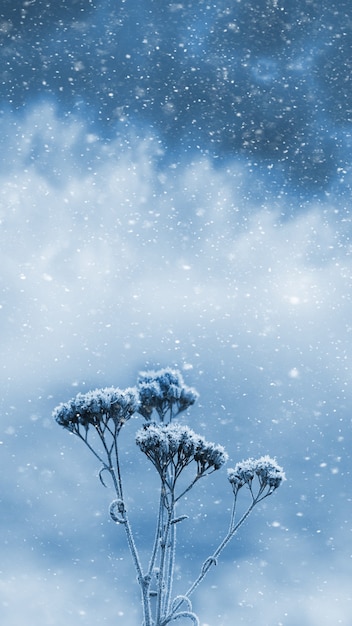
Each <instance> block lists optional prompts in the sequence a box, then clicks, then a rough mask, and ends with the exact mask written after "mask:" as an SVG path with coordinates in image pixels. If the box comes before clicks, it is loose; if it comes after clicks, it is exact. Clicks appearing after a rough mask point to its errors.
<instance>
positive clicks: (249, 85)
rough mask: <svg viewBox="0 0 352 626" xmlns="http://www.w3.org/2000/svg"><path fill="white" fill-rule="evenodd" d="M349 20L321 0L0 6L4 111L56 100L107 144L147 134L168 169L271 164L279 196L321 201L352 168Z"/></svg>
mask: <svg viewBox="0 0 352 626" xmlns="http://www.w3.org/2000/svg"><path fill="white" fill-rule="evenodd" d="M350 13H351V11H350V7H349V3H348V2H343V1H340V2H328V0H326V1H324V2H316V1H310V0H301V1H297V2H295V3H289V2H282V1H281V2H279V1H278V2H275V1H271V0H262V1H254V2H250V3H247V2H236V3H234V6H233V7H232V8H229V7H228V3H226V2H223V1H220V2H216V3H213V4H211V3H207V2H202V1H200V2H186V3H165V2H158V1H155V0H154V1H149V2H145V1H144V2H138V3H134V2H128V1H127V2H89V1H88V0H82V1H81V2H65V1H64V2H60V3H54V2H41V1H39V0H38V1H36V2H28V3H24V4H23V5H22V6H21V5H19V4H17V6H15V5H14V3H13V2H6V0H5V2H4V3H3V5H2V15H1V17H2V29H1V30H2V51H1V65H2V81H1V100H2V103H3V106H4V107H5V109H7V107H9V106H10V107H11V110H12V111H13V112H14V114H15V115H20V114H21V112H22V114H23V108H25V107H26V106H27V105H28V104H29V103H31V102H32V103H33V102H37V101H38V100H41V99H43V98H48V99H51V100H52V101H54V102H55V104H56V105H57V106H58V111H59V114H60V115H62V116H65V115H69V114H72V113H74V114H78V115H82V116H83V117H84V119H85V120H86V122H88V123H89V124H90V126H91V128H94V129H98V132H99V134H100V135H101V136H102V137H103V138H104V139H106V140H109V139H110V140H111V139H112V138H114V137H116V136H118V137H124V135H125V129H126V126H129V125H132V126H133V127H136V128H137V129H138V130H139V132H141V128H142V129H145V128H149V129H153V130H154V131H155V132H156V133H157V134H158V136H159V137H160V139H161V141H162V143H163V145H164V146H167V150H166V155H165V157H164V158H165V159H166V160H167V159H169V158H173V159H174V158H177V155H179V154H182V155H184V153H185V152H188V153H192V154H193V153H194V154H199V153H201V154H207V155H209V156H210V157H211V158H212V159H214V161H215V162H218V161H219V160H220V161H222V160H224V159H229V160H231V159H233V158H235V157H236V156H239V155H240V156H243V157H244V158H245V159H247V160H248V161H249V162H250V163H255V164H257V163H258V162H259V163H261V162H263V161H264V162H265V163H272V164H273V165H274V168H275V170H274V173H275V176H274V177H275V178H276V179H278V182H279V184H281V185H282V186H288V187H293V188H294V189H295V190H296V191H297V190H298V191H299V192H300V193H301V194H304V195H306V194H308V195H309V194H316V195H319V194H321V193H323V192H324V191H326V190H327V189H329V187H330V186H331V184H332V182H333V181H334V179H335V177H336V171H337V168H338V167H344V166H345V164H346V163H347V162H348V159H349V157H350V149H348V151H346V148H347V146H346V142H345V140H344V136H343V130H344V129H345V126H346V125H348V124H349V123H350V122H351V115H352V113H351V107H350V103H349V101H350V97H349V91H350V90H349V81H350V72H351V60H350V50H351V15H350ZM171 155H172V156H171ZM347 155H348V156H347Z"/></svg>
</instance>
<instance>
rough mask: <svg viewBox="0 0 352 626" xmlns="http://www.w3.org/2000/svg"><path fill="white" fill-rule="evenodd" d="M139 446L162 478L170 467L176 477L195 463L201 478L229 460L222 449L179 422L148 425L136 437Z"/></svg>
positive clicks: (151, 423)
mask: <svg viewBox="0 0 352 626" xmlns="http://www.w3.org/2000/svg"><path fill="white" fill-rule="evenodd" d="M136 443H137V445H138V446H139V448H140V449H141V450H142V452H144V453H145V454H146V455H147V457H148V458H149V459H150V460H151V461H152V463H153V465H154V466H155V467H156V469H157V470H158V472H159V474H160V476H161V477H162V478H164V477H165V476H166V472H167V469H168V467H169V466H170V465H172V466H173V468H174V472H175V477H177V476H178V475H179V474H180V472H181V471H182V469H183V468H184V467H186V466H187V465H189V463H191V462H192V461H195V462H196V463H197V475H199V476H200V475H202V474H204V472H206V471H207V470H209V469H212V470H216V469H219V468H220V467H221V466H222V465H223V463H225V461H226V460H227V454H226V452H225V450H224V448H223V447H222V446H218V445H215V444H213V443H209V442H207V441H205V439H204V438H203V437H201V436H200V435H197V434H196V433H195V432H194V431H193V430H191V428H189V427H188V426H183V425H182V424H179V423H170V424H155V423H154V422H150V423H149V424H145V425H144V427H143V428H141V429H140V430H139V431H138V432H137V434H136Z"/></svg>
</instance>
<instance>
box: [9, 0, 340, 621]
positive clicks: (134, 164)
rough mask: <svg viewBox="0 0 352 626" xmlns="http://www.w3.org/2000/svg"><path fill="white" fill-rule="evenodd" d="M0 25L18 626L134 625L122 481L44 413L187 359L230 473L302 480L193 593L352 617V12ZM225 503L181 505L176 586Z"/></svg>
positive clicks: (145, 538) (264, 616)
mask: <svg viewBox="0 0 352 626" xmlns="http://www.w3.org/2000/svg"><path fill="white" fill-rule="evenodd" d="M0 37H1V47H0V58H1V63H0V75H1V80H0V113H1V117H0V126H1V132H0V142H1V152H0V177H1V185H0V198H1V200H0V228H1V230H0V237H1V239H0V241H1V245H0V259H1V272H0V316H1V317H0V320H1V322H0V333H1V344H0V345H1V362H0V372H1V414H0V415H1V417H0V419H1V435H0V442H1V445H0V462H1V476H2V478H1V483H2V486H1V494H0V495H1V504H0V506H1V515H0V525H1V526H0V527H1V564H0V571H1V574H0V576H1V577H0V615H1V616H2V619H3V623H6V625H7V626H19V625H22V624H29V623H30V624H36V625H37V626H49V625H54V626H61V625H62V624H63V623H65V625H66V626H73V625H75V626H77V625H81V624H82V625H84V626H99V625H105V624H116V625H119V624H121V626H122V625H123V626H136V625H137V624H141V621H142V617H141V613H140V608H139V591H138V587H137V584H136V583H135V573H134V571H133V568H132V566H131V563H130V559H129V554H128V552H127V550H126V546H125V539H124V535H123V529H121V528H119V527H117V526H116V525H114V524H113V523H112V521H111V520H110V519H109V516H108V506H109V503H110V501H111V500H112V499H113V493H112V491H111V490H109V489H104V488H103V487H102V485H101V484H100V482H99V480H98V478H97V475H98V472H99V469H100V467H98V466H97V463H96V460H95V459H94V457H93V455H91V454H90V453H89V451H88V450H87V449H86V448H85V447H84V446H83V445H82V444H81V442H80V441H78V439H76V438H74V437H73V436H71V435H69V434H68V433H67V432H65V431H64V430H63V429H61V428H60V427H58V426H57V425H56V424H55V423H53V420H52V417H51V413H52V410H53V409H54V407H55V406H56V405H57V404H58V403H60V402H61V401H63V402H65V401H67V400H69V399H70V398H71V397H73V396H75V395H76V393H78V392H85V391H88V390H90V389H95V388H97V387H105V386H111V385H114V386H119V387H122V388H123V387H126V386H131V385H134V384H135V382H136V379H137V376H138V372H139V371H140V370H145V369H148V368H159V367H165V366H171V367H176V368H178V369H180V370H181V371H182V373H183V376H184V379H185V382H186V383H187V384H189V385H193V386H194V387H196V389H197V390H198V391H199V393H200V399H199V401H198V403H197V405H195V406H194V407H192V409H191V410H190V411H189V412H188V414H187V415H183V416H182V420H183V421H184V422H185V423H188V424H189V425H190V426H191V428H193V429H194V430H196V431H197V432H199V433H200V434H202V435H204V436H205V437H206V438H207V439H208V440H211V441H215V442H216V443H222V444H223V445H224V446H225V447H226V449H227V451H228V453H229V456H230V461H229V464H228V466H229V467H231V466H233V465H234V463H236V462H237V461H239V460H242V459H243V458H247V457H248V456H254V457H255V456H261V455H262V454H270V455H271V456H275V457H276V458H277V461H278V462H279V464H280V465H282V466H283V467H284V469H285V471H286V474H287V478H288V480H287V482H286V483H284V484H283V485H282V486H281V487H280V489H279V490H278V491H277V492H276V493H275V494H274V495H273V496H271V498H269V499H267V500H266V501H265V502H264V503H263V504H262V505H260V506H258V507H257V509H256V510H255V512H254V514H253V515H252V516H251V518H250V519H249V520H248V521H247V523H246V526H245V527H243V528H242V529H241V531H240V534H239V535H238V538H236V539H235V540H234V541H233V543H232V544H231V546H230V547H229V548H228V549H227V551H226V552H225V553H224V554H223V557H222V558H221V559H220V561H219V563H218V566H217V567H216V568H214V569H213V570H212V571H211V572H210V573H209V575H208V577H207V579H206V581H205V582H204V583H203V586H202V587H200V588H199V590H197V592H196V593H195V594H194V598H193V601H194V610H195V611H196V612H197V613H198V614H199V617H200V623H201V626H233V625H234V624H236V625H237V624H241V625H244V626H251V625H252V624H260V626H297V624H300V625H301V626H331V625H335V624H336V625H337V624H343V625H344V626H350V624H351V614H352V606H351V605H352V592H351V575H352V545H351V531H352V524H351V513H352V505H351V476H350V467H351V452H350V449H351V411H350V404H351V394H352V392H351V386H350V382H351V358H352V341H351V340H352V335H351V331H352V321H351V270H352V258H351V230H352V228H351V210H350V205H351V195H352V193H351V180H352V169H351V155H352V104H351V102H352V98H351V85H352V83H351V76H352V74H351V72H352V6H351V3H350V1H349V0H296V1H295V2H290V1H289V0H248V1H245V0H237V1H236V2H235V1H233V2H225V0H217V1H213V2H208V0H207V1H205V0H186V1H185V2H182V1H181V2H169V1H167V0H140V1H139V2H138V3H137V2H135V1H132V0H61V1H60V2H54V0H45V1H44V0H28V1H23V0H18V1H17V2H13V0H2V2H1V7H0ZM140 425H141V422H140V421H139V420H138V419H135V420H132V421H131V422H130V423H129V424H128V425H127V426H126V428H125V432H123V435H122V439H121V442H122V444H121V445H122V449H123V473H124V477H125V481H126V491H128V506H129V511H130V515H131V518H132V522H133V524H134V527H135V532H136V542H137V544H138V547H139V548H140V550H141V553H142V558H143V559H145V560H147V559H148V546H149V542H150V538H151V537H152V534H153V524H154V508H153V507H154V504H153V503H154V502H155V495H156V484H155V480H154V479H153V476H152V473H153V472H152V468H150V469H149V466H148V464H147V461H146V460H145V459H142V458H140V457H141V453H140V452H139V451H138V450H137V449H136V446H135V444H134V441H133V436H134V432H135V430H136V428H138V427H139V426H140ZM244 501H245V493H244V494H243V505H244ZM231 503H232V493H231V489H230V486H229V484H228V482H227V479H226V471H225V470H221V471H219V472H216V473H215V474H213V475H212V476H210V477H208V478H207V480H204V482H203V481H201V482H200V483H199V484H198V485H197V486H196V488H195V489H194V490H193V491H192V492H191V494H190V496H189V498H188V499H187V501H185V503H184V505H183V507H182V510H181V507H180V511H179V512H180V514H187V515H189V519H188V520H187V521H184V522H183V523H182V524H180V525H179V547H180V550H179V559H178V569H177V581H176V583H177V584H176V587H177V588H176V591H177V592H179V593H182V591H184V590H185V589H186V588H187V587H188V586H189V583H190V582H191V581H192V579H193V578H194V577H195V576H196V575H197V573H198V572H199V567H200V565H201V563H202V561H203V560H204V559H205V558H206V557H208V556H209V554H211V553H212V551H213V549H214V547H215V546H216V544H217V542H218V541H219V540H220V538H221V537H222V534H223V532H224V531H225V529H227V524H228V515H229V513H228V511H229V509H230V507H231ZM186 623H187V624H188V623H189V622H185V624H186ZM180 626H181V621H180ZM182 626H183V624H182Z"/></svg>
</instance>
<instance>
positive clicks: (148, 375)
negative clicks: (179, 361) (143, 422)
mask: <svg viewBox="0 0 352 626" xmlns="http://www.w3.org/2000/svg"><path fill="white" fill-rule="evenodd" d="M137 385H138V392H139V398H140V408H139V413H141V415H143V417H145V419H147V420H150V419H151V415H152V413H153V410H154V409H155V410H156V412H157V414H158V416H159V418H160V420H161V421H164V417H165V415H166V414H167V412H168V411H170V419H171V418H172V413H173V411H174V409H175V408H176V412H175V414H178V413H180V412H181V411H185V410H186V409H188V407H190V406H191V405H192V404H194V403H195V401H196V400H197V398H198V393H197V392H196V390H195V389H193V388H192V387H188V386H187V385H185V383H184V380H183V377H182V374H181V373H180V372H179V371H178V370H173V369H171V368H165V369H161V370H158V371H156V372H155V371H149V372H141V373H140V375H139V378H138V383H137Z"/></svg>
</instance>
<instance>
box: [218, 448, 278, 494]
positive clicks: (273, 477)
mask: <svg viewBox="0 0 352 626" xmlns="http://www.w3.org/2000/svg"><path fill="white" fill-rule="evenodd" d="M254 476H257V477H258V479H259V485H260V490H261V491H262V490H263V489H265V488H266V487H268V489H269V490H268V494H269V493H272V492H273V491H275V489H277V488H278V487H279V486H280V484H281V483H282V481H284V480H286V477H285V473H284V471H283V469H282V467H280V465H278V464H277V463H276V461H275V459H272V458H270V456H268V455H267V456H262V457H260V459H256V460H254V459H247V460H246V461H241V462H240V463H237V464H236V465H235V467H234V468H233V469H228V470H227V477H228V479H229V481H230V483H231V486H232V489H233V492H234V494H235V495H236V494H237V492H238V490H239V489H241V487H243V485H246V484H247V485H248V486H249V487H251V485H252V480H253V478H254Z"/></svg>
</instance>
